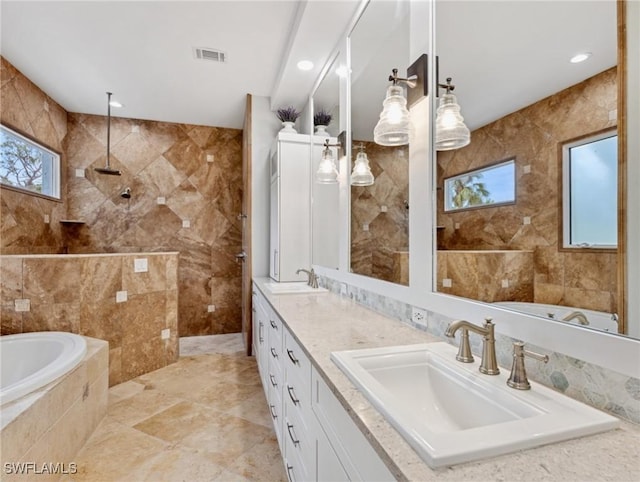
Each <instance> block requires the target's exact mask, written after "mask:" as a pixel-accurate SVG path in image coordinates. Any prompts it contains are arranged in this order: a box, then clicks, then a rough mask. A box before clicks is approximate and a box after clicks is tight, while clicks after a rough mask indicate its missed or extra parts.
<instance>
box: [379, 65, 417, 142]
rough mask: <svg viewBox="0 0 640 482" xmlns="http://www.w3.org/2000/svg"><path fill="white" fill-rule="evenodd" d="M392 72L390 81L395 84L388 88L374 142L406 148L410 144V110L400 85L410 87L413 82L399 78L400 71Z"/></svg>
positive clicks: (394, 70)
mask: <svg viewBox="0 0 640 482" xmlns="http://www.w3.org/2000/svg"><path fill="white" fill-rule="evenodd" d="M392 72H393V75H390V76H389V81H390V82H393V84H392V85H390V86H389V87H388V88H387V96H386V98H385V99H384V101H383V102H382V112H381V113H380V119H379V120H378V123H377V124H376V127H375V128H374V129H373V140H374V142H375V143H376V144H379V145H381V146H404V145H406V144H409V128H410V124H409V110H408V109H407V99H405V97H404V89H403V88H402V86H400V85H399V83H400V82H405V83H407V84H408V85H410V82H412V80H409V79H401V78H398V69H393V70H392ZM414 85H415V83H414Z"/></svg>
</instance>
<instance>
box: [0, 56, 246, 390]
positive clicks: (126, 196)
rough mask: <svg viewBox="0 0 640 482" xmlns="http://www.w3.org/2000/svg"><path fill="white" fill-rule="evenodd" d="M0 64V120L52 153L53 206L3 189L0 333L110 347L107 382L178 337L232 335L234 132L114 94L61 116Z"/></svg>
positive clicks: (236, 189) (163, 354) (133, 370)
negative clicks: (161, 113)
mask: <svg viewBox="0 0 640 482" xmlns="http://www.w3.org/2000/svg"><path fill="white" fill-rule="evenodd" d="M0 60H1V69H2V76H3V103H2V109H1V111H0V115H1V120H2V123H3V124H4V125H6V126H9V127H11V128H12V129H13V130H16V131H18V132H20V133H24V134H25V136H27V137H28V138H30V139H33V140H35V141H37V142H39V143H41V144H43V145H45V146H47V147H48V148H50V149H51V150H52V151H54V152H56V153H58V154H59V155H60V173H59V177H60V193H59V194H60V195H59V198H57V199H54V198H52V197H48V196H42V195H39V194H33V193H25V192H24V191H23V190H20V189H14V188H11V187H7V186H5V185H4V184H3V186H2V188H1V189H0V202H1V210H0V213H1V217H2V223H1V233H0V234H1V237H0V255H2V256H0V271H1V272H0V278H1V282H0V284H1V287H0V288H1V289H0V295H1V297H0V298H1V299H0V301H1V309H2V313H1V315H2V334H3V335H4V334H14V333H22V332H30V331H44V330H50V331H71V332H75V333H80V334H84V335H87V336H91V337H95V338H101V339H106V340H108V341H109V343H110V347H109V359H110V383H111V384H115V383H119V382H122V381H125V380H126V379H129V378H132V377H135V376H137V375H139V374H140V373H143V372H144V371H150V370H155V369H157V368H159V367H161V366H164V365H166V364H168V363H171V362H172V360H175V359H176V357H177V356H178V348H177V347H178V337H179V336H195V335H210V334H218V333H232V332H239V331H240V323H241V306H240V291H241V266H240V265H238V264H237V263H236V261H235V257H234V255H235V253H236V252H237V251H238V250H239V248H240V244H241V229H240V228H241V226H240V221H239V220H237V218H236V216H237V214H238V213H239V212H240V207H241V201H242V167H241V158H242V157H241V156H242V154H241V141H242V131H241V130H238V129H226V128H224V129H223V128H215V127H208V126H197V125H187V124H176V123H170V122H159V121H152V120H140V119H134V118H129V117H126V106H125V108H117V107H114V106H113V103H111V101H112V100H113V99H112V97H111V95H113V96H114V97H115V98H116V99H117V97H116V96H115V95H114V94H111V95H109V94H107V97H108V98H107V103H108V105H107V106H105V107H106V109H105V111H106V114H107V115H106V116H105V115H92V114H82V113H73V112H67V111H66V110H65V109H64V108H63V107H62V106H60V105H59V104H58V103H57V102H56V101H55V99H53V98H51V97H49V96H48V95H47V94H46V93H45V92H43V91H42V90H41V89H40V88H39V87H38V86H36V85H35V84H33V83H32V82H31V81H30V80H29V79H28V78H26V77H25V76H24V75H23V74H22V73H21V72H20V71H18V70H17V69H16V68H15V67H14V66H12V65H11V64H10V63H9V62H7V61H6V59H4V58H1V57H0ZM101 95H104V94H100V93H97V96H101Z"/></svg>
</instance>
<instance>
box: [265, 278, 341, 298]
mask: <svg viewBox="0 0 640 482" xmlns="http://www.w3.org/2000/svg"><path fill="white" fill-rule="evenodd" d="M264 286H265V288H266V289H268V290H269V291H271V293H273V294H274V295H284V294H294V293H326V292H327V291H328V290H327V289H325V288H312V287H311V286H309V285H308V284H307V283H305V282H297V281H294V282H289V283H276V282H275V281H269V282H268V283H265V284H264Z"/></svg>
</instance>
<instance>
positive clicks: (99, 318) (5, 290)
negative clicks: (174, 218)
mask: <svg viewBox="0 0 640 482" xmlns="http://www.w3.org/2000/svg"><path fill="white" fill-rule="evenodd" d="M135 259H146V260H147V271H146V272H138V273H136V272H134V260H135ZM177 273H178V253H162V254H160V253H144V254H143V253H140V254H135V255H134V254H131V255H127V254H123V255H119V254H103V255H71V254H70V255H53V256H51V255H49V256H47V255H31V256H19V255H13V256H0V303H1V305H0V306H1V310H2V311H1V313H0V315H1V320H2V334H3V335H7V334H13V333H25V332H32V331H67V332H72V333H78V334H80V335H85V336H90V337H93V338H99V339H101V340H106V341H108V342H109V383H110V384H111V385H114V384H117V383H121V382H124V381H127V380H130V379H132V378H135V377H137V376H138V375H141V374H143V373H147V372H150V371H152V370H156V369H158V368H161V367H163V366H166V365H168V364H170V363H173V362H175V361H177V358H178V281H177ZM16 300H18V301H17V302H16ZM164 329H169V330H170V337H169V339H166V340H163V339H161V331H162V330H164Z"/></svg>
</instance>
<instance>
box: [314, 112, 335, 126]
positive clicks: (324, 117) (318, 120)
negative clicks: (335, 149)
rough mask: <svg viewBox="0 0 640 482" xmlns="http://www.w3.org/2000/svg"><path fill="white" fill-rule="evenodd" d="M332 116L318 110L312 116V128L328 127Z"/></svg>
mask: <svg viewBox="0 0 640 482" xmlns="http://www.w3.org/2000/svg"><path fill="white" fill-rule="evenodd" d="M332 117H333V116H332V115H331V114H330V113H329V112H327V111H326V110H324V109H320V110H319V111H318V112H316V113H315V114H314V115H313V125H314V126H328V125H329V124H330V123H331V119H332Z"/></svg>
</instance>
